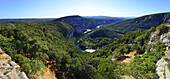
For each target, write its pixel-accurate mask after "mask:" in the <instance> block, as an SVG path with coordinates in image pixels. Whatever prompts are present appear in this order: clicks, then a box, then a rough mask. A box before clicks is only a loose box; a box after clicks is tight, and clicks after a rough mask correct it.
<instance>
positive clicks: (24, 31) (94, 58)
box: [0, 22, 168, 79]
mask: <svg viewBox="0 0 170 79" xmlns="http://www.w3.org/2000/svg"><path fill="white" fill-rule="evenodd" d="M52 24H53V23H52ZM60 26H63V27H65V28H63V27H62V28H61V27H60ZM69 27H70V26H69V25H67V24H63V23H60V22H58V23H55V24H54V25H53V26H50V24H47V25H44V26H42V25H37V24H0V33H1V35H0V41H1V42H0V48H2V49H3V50H4V51H5V52H6V53H7V54H9V55H10V56H11V57H12V59H13V60H14V61H15V62H16V63H18V64H19V65H20V66H21V68H22V70H23V71H24V72H25V73H26V74H27V75H28V77H29V78H36V76H38V75H43V74H44V73H45V72H44V71H43V69H42V68H46V67H47V66H48V65H50V68H51V69H52V70H53V71H55V72H56V77H57V78H59V79H60V78H71V79H72V78H76V79H91V78H95V79H99V78H104V79H107V78H108V79H110V78H113V79H119V78H123V76H124V75H131V76H133V77H134V78H157V77H156V75H155V74H154V73H155V63H156V62H157V60H158V59H160V58H161V57H162V56H163V55H164V50H165V47H164V44H163V43H160V42H159V41H158V42H157V43H156V44H154V46H153V47H154V48H155V52H152V51H150V48H151V46H150V45H147V43H148V41H149V39H150V34H151V33H152V32H154V31H155V30H156V31H158V34H162V33H163V32H167V31H168V27H167V26H165V25H160V26H158V27H157V28H156V29H155V28H154V27H152V28H151V29H149V30H137V31H133V32H128V33H127V34H125V35H123V37H122V38H121V39H118V40H116V41H115V42H113V43H111V44H109V45H107V46H105V47H104V48H102V49H100V50H98V51H96V52H94V53H84V52H81V51H80V50H79V48H78V47H76V46H75V45H74V43H72V42H71V41H68V40H67V39H66V38H65V37H64V36H63V35H64V34H65V32H66V33H67V31H68V30H64V31H65V32H63V33H62V32H60V31H61V29H71V28H69ZM162 31H163V32H162ZM129 44H134V46H132V47H131V46H129ZM134 50H136V51H137V54H140V55H139V56H136V57H135V58H134V59H133V60H132V61H131V63H130V64H125V63H120V61H121V60H119V59H120V58H121V57H122V56H124V54H127V53H129V52H131V51H134ZM144 52H147V53H144ZM111 58H115V59H116V60H113V61H112V60H111ZM50 62H51V63H50ZM136 73H138V74H136ZM139 73H140V74H139Z"/></svg>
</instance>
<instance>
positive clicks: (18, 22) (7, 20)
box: [0, 18, 54, 24]
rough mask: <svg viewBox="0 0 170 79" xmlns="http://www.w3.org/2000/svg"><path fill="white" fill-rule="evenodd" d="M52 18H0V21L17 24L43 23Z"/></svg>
mask: <svg viewBox="0 0 170 79" xmlns="http://www.w3.org/2000/svg"><path fill="white" fill-rule="evenodd" d="M52 20H54V19H53V18H46V19H38V18H37V19H34V18H30V19H0V23H17V24H21V23H22V24H23V23H29V24H44V23H47V22H50V21H52Z"/></svg>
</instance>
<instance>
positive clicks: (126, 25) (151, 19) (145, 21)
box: [78, 13, 170, 49]
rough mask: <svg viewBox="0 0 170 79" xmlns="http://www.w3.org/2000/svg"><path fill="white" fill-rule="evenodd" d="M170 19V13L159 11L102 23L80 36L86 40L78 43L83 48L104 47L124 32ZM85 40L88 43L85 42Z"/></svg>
mask: <svg viewBox="0 0 170 79" xmlns="http://www.w3.org/2000/svg"><path fill="white" fill-rule="evenodd" d="M169 19H170V13H159V14H152V15H146V16H142V17H138V18H134V19H128V20H123V21H119V22H114V23H111V24H107V25H100V27H101V28H100V29H97V28H96V29H94V30H92V31H91V32H90V33H87V34H85V35H84V36H82V37H81V38H80V41H81V40H83V41H84V42H78V43H79V44H80V47H81V48H82V49H85V48H93V49H96V48H97V47H103V46H105V45H106V44H109V43H111V42H113V41H115V39H117V38H120V37H121V36H122V35H123V34H125V33H127V32H129V31H135V30H138V29H144V30H146V29H150V28H151V27H152V26H154V27H156V26H158V25H160V24H162V23H165V22H166V21H167V20H169ZM101 36H102V38H101ZM85 41H87V42H88V43H87V42H86V43H85ZM96 41H97V42H96Z"/></svg>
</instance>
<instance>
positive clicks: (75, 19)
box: [52, 15, 123, 37]
mask: <svg viewBox="0 0 170 79" xmlns="http://www.w3.org/2000/svg"><path fill="white" fill-rule="evenodd" d="M121 20H123V19H120V18H115V19H106V18H83V17H81V16H78V15H75V16H66V17H61V18H59V19H56V20H53V21H52V22H56V21H60V22H67V23H68V24H69V25H71V26H72V27H73V28H74V34H73V35H74V36H75V37H79V36H80V35H81V34H82V33H83V32H84V31H85V30H86V29H93V28H96V27H97V26H98V25H104V24H110V23H113V22H117V21H121Z"/></svg>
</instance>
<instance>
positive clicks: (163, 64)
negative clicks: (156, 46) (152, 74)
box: [156, 56, 170, 79]
mask: <svg viewBox="0 0 170 79" xmlns="http://www.w3.org/2000/svg"><path fill="white" fill-rule="evenodd" d="M165 58H168V59H170V56H167V57H163V58H161V59H160V60H159V61H158V62H157V63H156V74H157V75H158V76H159V79H169V78H170V70H169V69H168V62H167V61H165Z"/></svg>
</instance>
